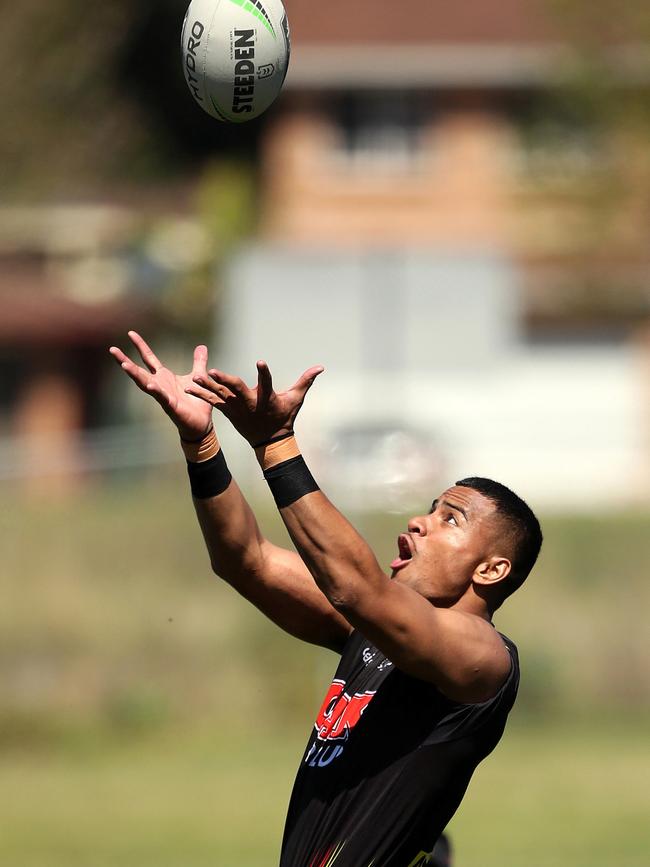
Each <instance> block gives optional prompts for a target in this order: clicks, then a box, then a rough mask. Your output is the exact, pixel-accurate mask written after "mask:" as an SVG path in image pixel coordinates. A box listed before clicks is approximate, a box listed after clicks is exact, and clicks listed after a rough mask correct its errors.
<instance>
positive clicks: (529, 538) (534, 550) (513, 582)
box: [456, 476, 544, 602]
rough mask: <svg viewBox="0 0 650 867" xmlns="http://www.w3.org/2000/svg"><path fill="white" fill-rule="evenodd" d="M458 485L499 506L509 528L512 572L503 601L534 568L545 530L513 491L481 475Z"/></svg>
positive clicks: (507, 580) (498, 512)
mask: <svg viewBox="0 0 650 867" xmlns="http://www.w3.org/2000/svg"><path fill="white" fill-rule="evenodd" d="M456 484H457V485H458V486H459V487H461V488H471V489H472V490H473V491H478V493H479V494H482V495H483V496H484V497H486V498H487V499H488V500H490V502H492V503H494V505H495V506H496V510H497V514H498V515H500V516H501V517H502V518H503V519H504V521H505V522H506V524H507V525H508V526H509V527H510V541H511V543H512V546H513V562H512V572H511V573H510V575H509V576H508V578H507V579H506V581H504V584H503V592H502V594H501V598H500V602H502V601H503V600H504V599H505V598H506V597H508V596H510V594H511V593H514V591H515V590H517V589H518V588H519V587H521V585H522V584H523V583H524V581H525V580H526V578H527V577H528V574H529V573H530V571H531V569H532V568H533V566H534V565H535V562H536V560H537V556H538V554H539V551H540V548H541V547H542V541H543V539H544V537H543V535H542V528H541V527H540V524H539V521H538V520H537V517H536V515H535V513H534V512H533V510H532V509H531V508H530V506H529V505H528V503H526V502H524V500H522V499H521V497H519V496H517V494H515V492H514V491H511V490H510V488H507V487H506V486H505V485H502V484H501V482H495V481H494V480H493V479H484V478H482V477H481V476H472V477H470V478H467V479H461V480H460V481H459V482H456Z"/></svg>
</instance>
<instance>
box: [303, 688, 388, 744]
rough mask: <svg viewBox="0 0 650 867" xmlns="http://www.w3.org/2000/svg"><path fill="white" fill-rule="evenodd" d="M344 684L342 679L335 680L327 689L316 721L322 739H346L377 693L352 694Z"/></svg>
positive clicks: (319, 737) (319, 736) (317, 730)
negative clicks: (349, 693) (348, 692)
mask: <svg viewBox="0 0 650 867" xmlns="http://www.w3.org/2000/svg"><path fill="white" fill-rule="evenodd" d="M344 686H345V683H344V682H343V681H342V680H335V681H334V682H333V683H332V685H331V686H330V688H329V690H328V691H327V695H326V696H325V701H324V702H323V706H322V707H321V709H320V712H319V714H318V718H317V719H316V723H315V727H316V732H317V737H318V739H319V740H320V741H341V740H343V741H346V740H347V739H348V737H349V734H350V731H351V730H352V729H353V728H354V727H355V725H356V724H357V723H358V722H359V720H360V719H361V714H362V713H363V712H364V710H365V709H366V708H367V707H368V705H369V704H370V702H371V701H372V698H373V696H374V694H375V692H374V691H373V692H360V693H355V695H352V696H350V695H348V694H347V693H346V692H344V691H343V688H344Z"/></svg>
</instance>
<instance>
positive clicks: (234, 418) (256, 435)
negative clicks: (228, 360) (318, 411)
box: [190, 361, 323, 445]
mask: <svg viewBox="0 0 650 867" xmlns="http://www.w3.org/2000/svg"><path fill="white" fill-rule="evenodd" d="M322 371H323V368H322V367H320V366H318V367H310V368H309V370H306V371H305V372H304V373H303V374H302V376H300V377H299V378H298V380H297V382H295V383H294V385H292V386H291V388H289V389H287V390H286V391H282V392H276V391H274V390H273V383H272V379H271V373H270V371H269V369H268V366H267V364H266V363H265V362H263V361H259V362H258V363H257V372H258V382H257V386H256V387H253V388H250V387H249V386H247V385H246V383H245V382H244V381H243V380H242V379H240V378H239V377H238V376H231V375H230V374H227V373H224V372H223V371H221V370H215V369H212V370H210V371H209V373H207V374H199V375H198V376H193V377H192V380H193V387H192V388H191V389H190V392H191V393H192V394H193V395H196V396H197V397H198V398H201V399H203V400H204V401H205V402H206V403H207V404H209V405H210V406H214V407H216V408H217V409H218V410H219V411H220V412H222V413H223V414H224V415H225V416H226V418H228V419H229V420H230V422H231V423H232V425H233V426H234V427H235V429H236V430H237V431H239V433H240V434H241V435H242V436H243V437H244V438H245V439H247V440H248V442H250V443H251V444H252V445H255V444H256V443H260V442H265V441H266V440H268V439H272V438H273V437H276V436H280V435H282V434H285V433H289V432H290V431H291V430H292V429H293V423H294V421H295V418H296V416H297V415H298V412H299V410H300V407H301V406H302V404H303V401H304V399H305V395H306V394H307V391H308V390H309V389H310V388H311V385H312V383H313V382H314V379H315V378H316V377H317V376H318V375H319V374H320V373H322Z"/></svg>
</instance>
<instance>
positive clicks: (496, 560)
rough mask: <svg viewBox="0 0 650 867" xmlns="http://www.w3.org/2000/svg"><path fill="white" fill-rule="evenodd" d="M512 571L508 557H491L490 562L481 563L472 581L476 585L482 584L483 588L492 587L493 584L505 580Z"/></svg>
mask: <svg viewBox="0 0 650 867" xmlns="http://www.w3.org/2000/svg"><path fill="white" fill-rule="evenodd" d="M511 571H512V563H511V562H510V560H508V558H507V557H490V559H489V560H484V561H483V562H482V563H479V564H478V566H477V567H476V569H475V570H474V574H473V575H472V580H473V582H474V583H475V584H480V585H482V586H483V587H491V586H492V585H493V584H499V583H500V582H501V581H503V580H505V579H506V578H507V577H508V575H509V574H510V572H511Z"/></svg>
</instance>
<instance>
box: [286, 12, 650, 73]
mask: <svg viewBox="0 0 650 867" xmlns="http://www.w3.org/2000/svg"><path fill="white" fill-rule="evenodd" d="M285 2H286V7H287V12H288V15H289V23H290V26H291V41H292V58H291V64H290V67H289V74H288V77H287V87H288V88H294V89H301V88H306V89H328V88H329V89H334V88H349V87H362V88H370V89H372V88H381V89H385V88H404V87H408V88H413V87H416V88H417V87H426V88H430V87H439V88H445V87H452V88H458V87H470V88H499V87H512V86H515V87H521V86H523V87H528V86H533V87H535V86H539V85H544V84H547V83H548V82H549V80H553V79H557V77H558V75H562V74H564V73H566V72H567V71H569V72H570V71H571V69H572V67H573V65H574V64H575V61H576V45H577V44H578V43H579V42H587V43H593V44H599V43H600V44H602V45H606V46H607V49H606V51H607V54H608V55H611V57H609V60H610V61H611V63H612V70H613V72H615V74H617V75H621V76H622V77H624V78H628V79H630V80H635V81H640V82H643V83H644V84H647V83H648V80H649V79H650V59H649V57H648V46H647V39H644V37H643V35H642V34H641V33H640V32H638V30H639V27H638V22H636V27H635V23H634V22H633V21H631V20H630V17H629V15H628V16H626V15H625V14H624V12H623V11H622V12H621V14H620V15H619V16H612V15H611V14H609V13H608V11H607V10H606V9H601V8H600V7H599V6H598V4H591V6H586V7H576V6H575V5H572V4H567V3H564V4H560V3H558V2H557V0H452V2H441V0H408V2H407V3H399V2H396V0H326V2H322V0H321V2H316V0H285ZM576 9H577V11H576Z"/></svg>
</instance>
